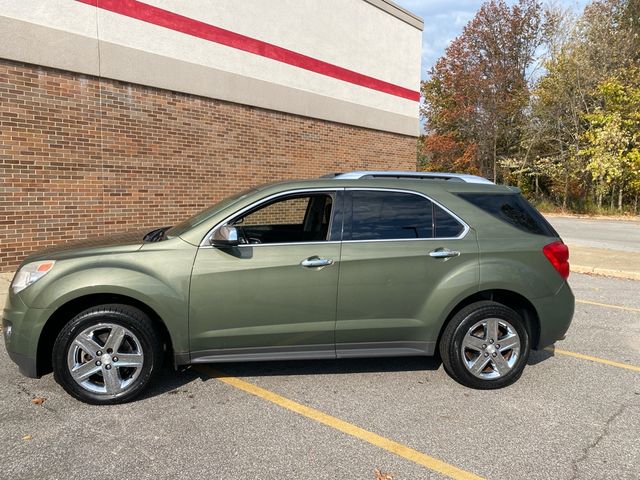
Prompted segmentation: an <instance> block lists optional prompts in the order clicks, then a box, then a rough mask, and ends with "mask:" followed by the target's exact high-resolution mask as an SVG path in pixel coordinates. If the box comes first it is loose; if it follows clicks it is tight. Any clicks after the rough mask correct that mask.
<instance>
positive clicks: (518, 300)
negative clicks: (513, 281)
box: [436, 289, 540, 351]
mask: <svg viewBox="0 0 640 480" xmlns="http://www.w3.org/2000/svg"><path fill="white" fill-rule="evenodd" d="M482 300H490V301H492V302H496V303H500V304H501V305H504V306H505V307H509V308H511V309H513V310H515V311H516V312H517V313H518V314H519V315H520V316H521V317H522V318H523V319H524V321H525V323H526V325H527V328H528V329H529V333H530V335H531V348H532V349H535V347H536V346H537V345H538V343H539V339H540V319H539V317H538V312H537V310H536V308H535V307H534V306H533V304H532V303H531V302H530V301H529V300H528V299H527V298H526V297H524V296H523V295H521V294H519V293H517V292H514V291H512V290H505V289H488V290H482V291H480V292H476V293H474V294H472V295H469V296H468V297H466V298H464V299H463V300H461V301H460V302H458V303H457V304H456V305H455V306H454V307H453V309H451V311H450V312H449V314H448V315H447V317H446V319H445V321H444V323H443V324H442V326H441V327H440V332H439V333H438V341H437V344H436V345H440V339H441V338H442V334H443V332H444V330H445V328H446V327H447V325H448V324H449V322H450V321H451V319H452V318H453V317H454V316H455V314H456V313H458V312H459V311H460V310H462V309H463V308H465V307H466V306H467V305H471V304H472V303H475V302H479V301H482ZM437 350H438V349H437V348H436V351H437Z"/></svg>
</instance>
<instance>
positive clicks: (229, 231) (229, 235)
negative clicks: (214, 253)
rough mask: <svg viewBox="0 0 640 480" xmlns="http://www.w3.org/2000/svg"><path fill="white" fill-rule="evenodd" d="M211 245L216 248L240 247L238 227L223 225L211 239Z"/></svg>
mask: <svg viewBox="0 0 640 480" xmlns="http://www.w3.org/2000/svg"><path fill="white" fill-rule="evenodd" d="M209 243H210V244H211V245H212V246H214V247H219V248H224V247H235V246H237V245H240V240H239V239H238V230H237V229H236V227H232V226H229V225H222V226H221V227H220V228H218V229H217V230H216V231H215V232H213V235H212V236H211V238H210V239H209Z"/></svg>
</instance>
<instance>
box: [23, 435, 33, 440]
mask: <svg viewBox="0 0 640 480" xmlns="http://www.w3.org/2000/svg"><path fill="white" fill-rule="evenodd" d="M22 439H23V440H32V439H33V437H32V436H31V435H29V434H27V435H25V436H24V437H22Z"/></svg>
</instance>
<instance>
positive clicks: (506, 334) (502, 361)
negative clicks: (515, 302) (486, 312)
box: [461, 318, 520, 380]
mask: <svg viewBox="0 0 640 480" xmlns="http://www.w3.org/2000/svg"><path fill="white" fill-rule="evenodd" d="M461 354H462V359H463V363H464V365H465V367H466V368H467V370H469V372H471V374H472V375H474V376H475V377H478V378H481V379H483V380H487V379H494V378H499V377H503V376H505V375H506V374H507V373H509V372H510V371H511V369H512V368H513V366H514V365H515V364H516V362H517V361H518V358H519V357H520V337H519V336H518V333H517V332H516V330H515V328H514V327H513V325H511V324H510V323H509V322H508V321H506V320H503V319H501V318H487V319H484V320H481V321H479V322H477V323H475V324H474V325H473V326H472V327H471V328H470V329H469V330H467V333H466V334H465V336H464V338H463V340H462V347H461Z"/></svg>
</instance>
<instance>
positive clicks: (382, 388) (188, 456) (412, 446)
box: [0, 274, 640, 480]
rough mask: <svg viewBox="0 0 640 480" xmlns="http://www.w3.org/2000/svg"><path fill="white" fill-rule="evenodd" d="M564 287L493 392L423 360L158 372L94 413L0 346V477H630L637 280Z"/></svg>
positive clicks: (636, 416)
mask: <svg viewBox="0 0 640 480" xmlns="http://www.w3.org/2000/svg"><path fill="white" fill-rule="evenodd" d="M570 283H571V285H572V287H573V289H574V292H575V294H576V298H577V299H578V301H579V303H578V304H577V309H576V316H575V319H574V323H573V324H572V327H571V329H570V331H569V336H568V338H567V339H566V340H565V341H563V342H560V343H558V344H557V347H556V350H555V352H550V351H542V352H535V353H534V354H533V355H532V358H531V360H530V364H529V366H528V367H527V369H526V370H525V373H524V375H523V377H522V378H521V379H520V380H519V381H518V382H517V383H516V384H515V385H513V386H511V387H509V388H506V389H503V390H499V391H474V390H470V389H467V388H464V387H462V386H460V385H458V384H456V383H454V382H453V381H452V380H451V379H449V377H448V376H447V375H446V373H445V372H444V371H443V369H442V367H441V365H439V364H438V363H437V362H436V361H434V360H431V359H420V358H399V359H376V360H349V361H347V360H342V361H304V362H291V363H285V362H276V363H262V364H257V363H251V364H239V363H236V364H226V365H220V366H217V367H216V368H219V369H220V372H223V373H220V372H217V371H215V370H214V369H213V368H210V367H203V368H199V369H198V370H196V369H190V370H187V371H184V372H181V373H174V372H172V371H171V370H169V369H167V370H166V372H165V373H164V376H163V379H162V380H161V382H160V383H159V384H157V385H156V386H155V387H154V388H153V389H152V390H151V391H150V392H149V393H148V394H147V395H146V396H145V397H143V398H141V399H140V400H138V401H135V402H133V403H131V404H127V405H121V406H114V407H94V406H88V405H84V404H82V403H79V402H77V401H75V400H73V399H72V398H71V397H69V396H68V395H66V394H65V393H64V392H63V390H62V389H61V388H60V387H59V386H57V384H56V383H55V382H54V381H53V378H52V376H51V375H48V376H46V377H44V378H42V379H40V380H32V379H28V378H24V377H22V376H20V375H19V374H18V371H17V369H16V367H15V366H14V365H13V364H12V363H11V362H10V360H9V359H8V357H7V355H6V352H5V350H4V348H1V349H0V455H1V458H2V468H1V470H0V477H2V478H7V479H23V478H24V479H33V478H64V479H67V478H69V479H71V478H82V479H86V478H87V477H88V476H92V477H96V476H97V478H108V477H109V476H113V477H118V478H207V479H214V478H216V479H217V478H220V479H296V480H298V479H324V478H327V479H329V478H339V479H376V474H375V473H374V470H375V469H376V468H378V469H379V471H380V472H381V473H382V474H383V475H384V474H389V475H390V476H391V477H392V478H393V479H425V478H446V477H447V476H449V477H452V478H477V477H480V478H491V479H493V478H545V479H547V478H559V479H572V478H598V479H602V478H611V479H623V478H626V479H637V478H639V477H640V442H639V440H640V438H639V437H640V296H639V295H638V292H639V291H640V290H639V287H640V283H638V282H634V281H631V280H619V279H608V278H603V277H591V276H586V275H579V274H573V275H572V277H571V279H570ZM589 302H590V303H589ZM574 354H579V355H583V357H580V358H578V357H576V356H573V355H574ZM34 397H44V398H45V399H46V400H45V401H44V403H42V404H41V405H36V404H33V403H32V399H33V398H34ZM476 476H477V477H476ZM382 478H384V477H382ZM387 478H389V477H387Z"/></svg>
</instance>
